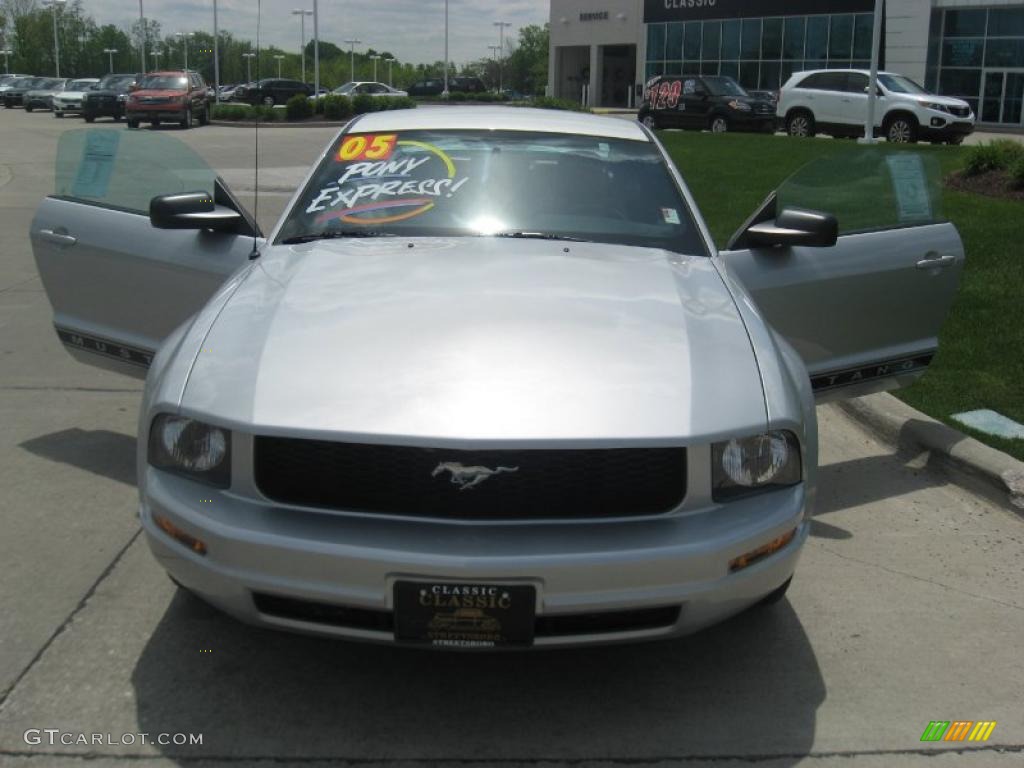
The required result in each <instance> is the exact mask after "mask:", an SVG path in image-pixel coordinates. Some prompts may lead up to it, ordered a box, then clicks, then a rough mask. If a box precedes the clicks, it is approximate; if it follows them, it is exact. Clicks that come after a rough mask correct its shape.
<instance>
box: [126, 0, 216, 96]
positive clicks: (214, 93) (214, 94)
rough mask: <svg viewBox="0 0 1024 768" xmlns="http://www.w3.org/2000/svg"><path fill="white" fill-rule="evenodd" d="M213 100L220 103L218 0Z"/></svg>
mask: <svg viewBox="0 0 1024 768" xmlns="http://www.w3.org/2000/svg"><path fill="white" fill-rule="evenodd" d="M139 2H140V3H141V2H142V0H139ZM213 100H214V103H215V104H220V27H219V26H218V24H217V0H213Z"/></svg>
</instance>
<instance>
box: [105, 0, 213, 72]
mask: <svg viewBox="0 0 1024 768" xmlns="http://www.w3.org/2000/svg"><path fill="white" fill-rule="evenodd" d="M213 5H214V7H216V5H217V0H213ZM139 23H140V25H141V26H142V29H141V30H139V53H140V54H141V55H142V69H140V70H139V71H140V72H145V71H146V36H147V35H146V33H147V29H146V16H145V15H144V14H143V12H142V0H139ZM110 71H111V72H113V71H114V70H113V69H111V70H110Z"/></svg>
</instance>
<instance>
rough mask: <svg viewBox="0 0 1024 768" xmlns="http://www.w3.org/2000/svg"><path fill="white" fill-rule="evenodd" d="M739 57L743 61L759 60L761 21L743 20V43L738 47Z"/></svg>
mask: <svg viewBox="0 0 1024 768" xmlns="http://www.w3.org/2000/svg"><path fill="white" fill-rule="evenodd" d="M740 57H741V58H744V59H759V58H761V20H760V19H744V20H743V41H742V43H741V45H740Z"/></svg>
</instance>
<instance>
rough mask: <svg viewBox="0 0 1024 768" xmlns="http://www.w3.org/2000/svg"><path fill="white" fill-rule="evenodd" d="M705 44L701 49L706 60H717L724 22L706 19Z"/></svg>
mask: <svg viewBox="0 0 1024 768" xmlns="http://www.w3.org/2000/svg"><path fill="white" fill-rule="evenodd" d="M703 34H704V45H703V48H702V50H701V56H702V57H703V58H704V60H705V61H715V60H717V59H718V56H719V51H720V47H721V44H722V24H721V22H718V21H705V22H704V33H703Z"/></svg>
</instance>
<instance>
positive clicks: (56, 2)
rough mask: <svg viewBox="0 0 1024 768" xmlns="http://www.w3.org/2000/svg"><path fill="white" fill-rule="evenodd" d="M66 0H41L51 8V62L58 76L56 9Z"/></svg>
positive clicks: (58, 45) (58, 54)
mask: <svg viewBox="0 0 1024 768" xmlns="http://www.w3.org/2000/svg"><path fill="white" fill-rule="evenodd" d="M66 2H67V0H43V5H46V6H49V7H50V8H53V63H54V68H55V69H56V70H57V74H56V76H57V77H60V40H58V39H57V9H58V8H60V7H61V6H62V5H64V4H65V3H66Z"/></svg>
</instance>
